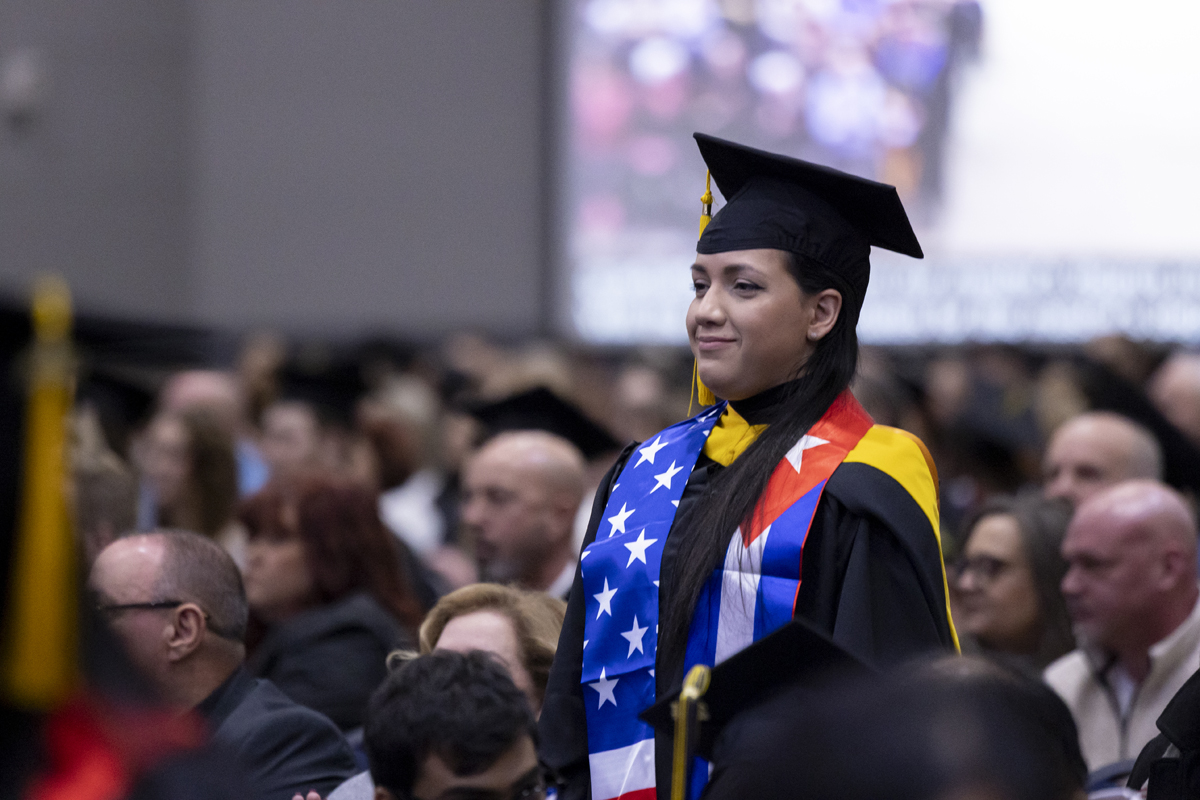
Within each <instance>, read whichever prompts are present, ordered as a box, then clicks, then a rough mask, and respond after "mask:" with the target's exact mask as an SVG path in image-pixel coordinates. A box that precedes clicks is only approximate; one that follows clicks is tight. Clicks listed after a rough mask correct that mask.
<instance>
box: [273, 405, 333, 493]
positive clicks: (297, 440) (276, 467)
mask: <svg viewBox="0 0 1200 800" xmlns="http://www.w3.org/2000/svg"><path fill="white" fill-rule="evenodd" d="M262 428H263V432H262V440H261V444H260V447H261V450H262V455H263V459H264V460H265V461H266V462H267V465H268V466H269V467H270V468H271V475H272V476H273V477H278V478H292V477H295V476H297V475H301V474H303V473H304V472H306V471H307V470H310V469H312V468H313V467H315V466H316V465H317V460H318V458H319V451H320V446H321V427H320V423H319V421H318V420H317V415H316V413H314V412H313V410H312V408H311V407H309V406H308V405H306V404H304V403H298V402H282V403H275V404H273V405H271V406H270V407H268V408H267V410H266V411H264V412H263V424H262Z"/></svg>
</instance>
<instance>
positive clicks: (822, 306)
mask: <svg viewBox="0 0 1200 800" xmlns="http://www.w3.org/2000/svg"><path fill="white" fill-rule="evenodd" d="M809 302H810V303H812V309H813V316H812V321H810V322H809V323H808V340H809V341H810V342H816V341H819V340H821V339H823V338H825V336H826V335H827V334H828V333H829V332H830V331H831V330H833V326H834V325H835V324H837V321H838V315H839V314H841V313H842V293H841V292H839V291H838V290H837V289H822V290H821V291H819V292H817V293H816V294H814V295H812V296H811V297H810V298H809Z"/></svg>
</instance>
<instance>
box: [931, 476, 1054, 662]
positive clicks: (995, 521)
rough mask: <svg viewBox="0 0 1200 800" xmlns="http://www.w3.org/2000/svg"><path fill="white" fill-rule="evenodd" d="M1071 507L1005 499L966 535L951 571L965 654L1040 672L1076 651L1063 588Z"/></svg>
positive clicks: (983, 512)
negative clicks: (974, 652)
mask: <svg viewBox="0 0 1200 800" xmlns="http://www.w3.org/2000/svg"><path fill="white" fill-rule="evenodd" d="M1070 519H1071V508H1070V506H1069V505H1067V504H1066V503H1064V502H1062V501H1056V500H1046V499H1044V498H1042V497H1041V496H1040V495H1035V494H1030V495H1022V496H1019V497H1000V498H996V499H994V500H992V501H990V502H989V503H987V504H986V505H985V506H983V508H981V509H980V510H979V511H978V512H977V513H976V514H975V515H974V516H973V517H971V518H970V519H969V520H968V522H967V525H966V526H965V528H964V530H966V531H967V534H966V536H965V539H964V542H963V549H962V555H961V556H960V557H959V558H958V560H956V561H955V562H954V564H953V566H952V567H951V569H950V591H951V595H950V597H951V604H952V607H953V610H954V622H955V624H956V625H957V626H958V632H959V634H960V635H962V636H963V639H964V641H963V648H964V650H968V649H977V650H978V651H979V652H980V653H981V654H982V655H985V656H988V657H990V658H993V659H994V660H997V661H1001V662H1004V663H1007V664H1009V665H1010V666H1015V667H1017V668H1019V669H1021V670H1023V671H1026V672H1032V673H1034V674H1040V672H1041V670H1042V668H1043V667H1045V666H1046V665H1047V664H1049V663H1050V662H1051V661H1053V660H1054V659H1056V658H1058V657H1059V656H1061V655H1063V654H1065V653H1068V652H1070V651H1071V650H1072V649H1073V648H1074V646H1075V641H1074V637H1073V636H1072V635H1071V619H1070V617H1069V616H1068V615H1067V607H1066V603H1065V602H1064V601H1063V598H1062V593H1061V591H1060V590H1059V583H1061V581H1062V578H1063V575H1064V574H1065V573H1066V571H1067V565H1066V562H1064V561H1063V559H1062V556H1061V555H1060V554H1059V548H1060V547H1061V545H1062V539H1063V534H1064V533H1065V532H1066V529H1067V523H1068V522H1070Z"/></svg>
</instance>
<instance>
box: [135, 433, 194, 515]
mask: <svg viewBox="0 0 1200 800" xmlns="http://www.w3.org/2000/svg"><path fill="white" fill-rule="evenodd" d="M141 461H142V468H143V471H144V474H145V477H146V479H147V480H149V481H150V485H151V486H152V487H153V489H154V496H155V498H156V499H157V500H158V503H159V505H162V506H166V507H172V506H175V505H177V504H179V502H180V501H181V500H182V499H183V496H184V493H185V492H186V491H187V484H188V481H189V480H190V478H191V471H192V469H191V442H189V441H188V432H187V428H186V427H184V424H183V422H182V421H181V420H180V419H179V418H178V417H175V416H171V415H169V414H160V415H159V416H157V417H155V418H154V419H153V420H152V421H151V423H150V425H149V427H148V428H147V429H146V438H145V445H144V448H143V450H142V458H141Z"/></svg>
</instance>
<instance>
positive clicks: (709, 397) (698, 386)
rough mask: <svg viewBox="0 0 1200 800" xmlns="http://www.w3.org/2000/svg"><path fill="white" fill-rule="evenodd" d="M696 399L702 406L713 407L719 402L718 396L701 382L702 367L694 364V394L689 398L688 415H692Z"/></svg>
mask: <svg viewBox="0 0 1200 800" xmlns="http://www.w3.org/2000/svg"><path fill="white" fill-rule="evenodd" d="M693 397H695V398H696V400H697V402H699V403H700V405H702V406H711V405H712V404H713V403H715V402H717V396H716V395H715V394H713V393H712V389H709V388H708V387H707V386H705V385H704V382H703V381H701V380H700V365H699V364H697V363H696V362H694V361H693V362H692V393H691V395H689V396H688V414H689V415H690V414H691V413H692V398H693Z"/></svg>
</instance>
